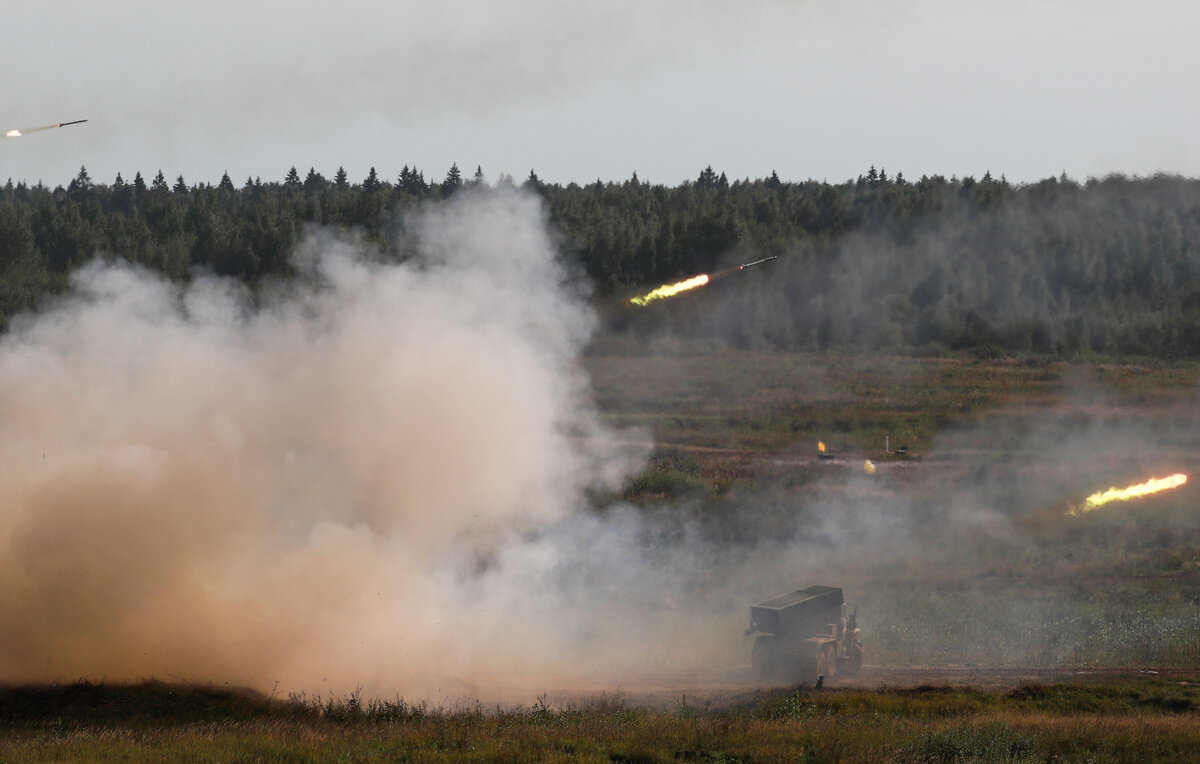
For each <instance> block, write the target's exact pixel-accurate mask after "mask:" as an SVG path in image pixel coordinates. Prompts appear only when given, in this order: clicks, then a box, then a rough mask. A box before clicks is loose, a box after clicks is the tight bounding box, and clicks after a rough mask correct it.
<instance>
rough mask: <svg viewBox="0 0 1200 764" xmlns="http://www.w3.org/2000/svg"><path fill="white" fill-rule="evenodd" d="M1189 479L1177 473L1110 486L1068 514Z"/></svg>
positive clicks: (1153, 491)
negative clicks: (1120, 485)
mask: <svg viewBox="0 0 1200 764" xmlns="http://www.w3.org/2000/svg"><path fill="white" fill-rule="evenodd" d="M1187 481H1188V476H1187V475H1184V474H1182V473H1177V474H1175V475H1171V476H1169V477H1165V478H1151V479H1150V480H1147V481H1146V482H1145V483H1138V484H1137V485H1131V486H1129V487H1128V488H1109V489H1108V490H1107V491H1100V492H1098V493H1094V494H1092V495H1091V496H1089V497H1087V499H1085V500H1084V502H1083V504H1082V505H1076V506H1073V507H1071V509H1070V510H1068V511H1067V514H1068V515H1075V516H1079V515H1082V514H1083V513H1085V512H1091V511H1092V510H1093V509H1098V508H1099V507H1102V506H1104V505H1105V504H1107V503H1109V502H1110V501H1129V500H1130V499H1136V498H1138V497H1140V496H1146V495H1148V494H1152V493H1158V492H1159V491H1165V490H1167V489H1169V488H1178V487H1179V486H1181V485H1183V484H1184V483H1186V482H1187Z"/></svg>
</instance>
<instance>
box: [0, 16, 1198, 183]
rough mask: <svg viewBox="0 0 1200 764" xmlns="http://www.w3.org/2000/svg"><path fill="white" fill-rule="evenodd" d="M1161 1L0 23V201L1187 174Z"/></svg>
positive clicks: (1189, 72) (1191, 34)
mask: <svg viewBox="0 0 1200 764" xmlns="http://www.w3.org/2000/svg"><path fill="white" fill-rule="evenodd" d="M1197 30H1200V5H1197V4H1196V3H1194V2H1185V1H1184V0H1140V1H1139V2H1136V3H1135V2H1112V1H1110V0H1090V1H1086V0H1044V1H1042V2H1033V1H1027V0H1005V2H996V0H985V1H983V2H979V1H977V0H921V1H920V2H910V1H908V0H887V1H885V0H880V1H879V2H866V1H864V0H820V1H817V0H811V1H810V0H791V1H788V0H776V1H772V0H728V1H726V2H717V1H715V0H630V1H628V2H626V1H625V0H607V1H606V2H582V1H573V0H509V1H505V0H429V1H425V0H420V1H417V0H388V1H386V2H385V1H384V0H373V1H371V2H368V1H367V0H341V1H340V2H336V3H331V2H327V1H325V0H323V1H321V2H317V0H291V1H290V2H277V1H272V2H267V1H266V0H204V1H203V2H195V3H187V4H180V3H172V2H163V0H154V1H153V2H150V1H149V0H108V1H107V2H96V0H57V1H56V2H55V3H54V4H53V6H52V8H51V6H47V5H45V4H41V3H23V4H10V6H9V7H8V8H6V12H5V19H4V23H3V25H2V26H0V50H3V51H4V53H5V60H6V62H7V63H8V73H7V74H6V76H5V77H4V78H3V79H2V80H0V93H2V98H0V131H4V130H8V129H12V128H27V127H36V126H39V125H44V124H47V123H53V122H60V121H68V120H75V119H88V120H89V122H88V123H87V124H84V125H76V126H71V127H66V128H62V129H61V130H49V131H44V132H40V133H35V134H31V135H26V136H23V137H21V138H13V139H0V179H6V178H12V179H13V180H14V181H17V180H25V181H27V182H29V183H34V182H37V181H38V180H42V181H44V182H45V183H47V184H49V185H59V184H63V185H65V184H66V183H67V182H69V181H70V179H71V178H73V177H74V176H75V174H76V173H77V172H78V171H79V168H80V166H81V165H82V166H86V167H87V169H88V171H89V173H90V175H91V176H92V178H93V180H96V181H98V182H104V183H111V182H112V181H113V179H114V178H115V176H116V174H117V173H118V172H120V173H122V175H123V176H124V177H125V178H126V179H127V180H129V179H132V177H133V175H134V173H135V172H138V171H141V172H142V174H143V175H144V176H145V177H146V178H147V180H149V179H150V178H151V177H152V176H153V175H154V174H155V173H157V172H158V171H159V170H160V169H161V170H162V171H163V172H164V174H165V175H166V176H167V177H168V178H169V179H171V180H174V178H175V177H176V176H177V175H180V174H182V175H183V176H184V178H185V179H186V180H187V181H188V182H189V183H195V182H199V181H205V182H210V183H215V182H217V181H218V180H219V179H220V177H221V174H222V172H224V171H228V172H229V174H230V176H231V177H232V178H233V179H234V182H235V183H236V184H238V185H240V184H241V183H242V182H243V181H244V180H245V179H246V178H247V176H259V177H261V178H262V179H263V180H264V181H269V180H282V178H283V176H284V175H285V173H286V172H287V170H288V168H289V167H292V166H295V167H297V168H298V169H299V171H300V173H301V175H304V174H305V173H306V172H307V171H308V168H309V167H315V168H316V170H317V171H318V172H320V173H322V174H324V175H326V176H329V177H331V176H332V175H333V174H334V173H335V172H336V171H337V168H338V167H339V166H344V167H345V169H346V171H347V172H348V173H349V175H350V179H351V181H354V182H357V181H360V180H361V179H362V178H363V177H365V175H366V174H367V171H368V169H369V168H370V167H371V166H374V167H375V168H376V169H377V171H378V172H379V174H380V175H381V176H382V177H384V178H387V179H391V180H394V179H395V177H396V175H397V174H398V173H399V171H400V169H401V167H403V166H404V165H405V164H408V165H410V166H411V165H415V166H416V167H418V168H419V169H421V170H422V171H423V172H424V173H425V177H426V179H427V180H439V181H440V180H441V179H442V178H443V177H444V176H445V174H446V171H447V170H448V169H449V167H450V165H451V164H452V163H457V164H458V166H459V167H460V168H462V170H463V172H464V174H465V175H470V174H472V173H473V172H474V170H475V168H476V166H478V165H481V166H482V167H483V170H484V174H485V176H486V177H487V179H488V180H489V181H494V180H495V179H496V177H497V176H498V174H499V173H501V172H506V173H509V174H510V175H512V176H514V177H515V178H516V179H517V180H518V181H519V180H521V179H523V178H525V177H527V176H528V174H529V171H530V170H531V169H533V170H536V171H537V173H538V175H539V176H540V177H541V178H542V179H543V180H548V181H555V182H560V183H569V182H571V181H575V182H580V183H586V182H590V181H593V180H596V179H597V178H600V179H603V180H615V181H620V180H624V179H627V178H628V177H629V176H630V175H631V174H632V173H633V172H634V171H636V172H637V173H638V175H639V177H641V178H642V179H643V180H648V181H651V182H655V183H665V184H668V185H675V184H678V183H679V182H681V181H684V180H691V179H694V178H695V177H696V176H697V175H698V173H699V171H700V170H702V169H703V168H704V167H705V166H706V165H710V164H711V165H712V166H713V168H714V169H716V170H717V171H720V172H725V173H726V174H727V175H728V176H729V177H730V178H731V179H737V178H746V177H749V178H758V177H765V176H767V175H769V174H770V173H771V171H772V170H775V171H777V172H778V173H779V175H780V177H781V178H783V179H785V180H804V179H808V178H813V179H816V180H828V181H830V182H841V181H844V180H847V179H850V178H854V177H856V176H857V175H859V174H861V173H864V172H865V171H866V170H867V168H868V167H869V166H871V165H875V166H876V167H883V168H886V169H887V171H888V173H889V174H891V175H894V174H895V173H896V172H903V173H904V175H905V176H906V177H909V178H910V179H916V178H918V177H920V176H921V175H924V174H935V173H936V174H942V175H946V176H950V175H958V176H964V175H975V176H977V177H978V176H981V175H983V173H984V172H986V171H990V172H991V173H992V174H993V175H995V176H997V177H998V176H1000V175H1004V176H1006V177H1007V178H1008V179H1009V180H1010V181H1014V182H1030V181H1036V180H1040V179H1042V178H1045V177H1049V176H1057V175H1058V174H1060V173H1062V172H1066V173H1067V174H1068V175H1069V176H1071V177H1073V178H1076V179H1079V180H1082V179H1085V178H1087V177H1092V176H1097V177H1098V176H1103V175H1107V174H1110V173H1114V172H1121V173H1126V174H1129V175H1147V174H1151V173H1154V172H1159V171H1163V172H1170V173H1179V174H1183V175H1186V176H1190V177H1195V176H1200V99H1197V97H1196V94H1197V75H1198V74H1200V55H1198V54H1197V53H1196V50H1195V45H1196V34H1197Z"/></svg>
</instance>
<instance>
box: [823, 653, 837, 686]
mask: <svg viewBox="0 0 1200 764" xmlns="http://www.w3.org/2000/svg"><path fill="white" fill-rule="evenodd" d="M824 652H825V673H824V677H825V678H826V679H831V678H832V677H833V676H835V675H836V674H837V648H836V647H834V646H833V645H829V646H828V647H826V648H825V651H824Z"/></svg>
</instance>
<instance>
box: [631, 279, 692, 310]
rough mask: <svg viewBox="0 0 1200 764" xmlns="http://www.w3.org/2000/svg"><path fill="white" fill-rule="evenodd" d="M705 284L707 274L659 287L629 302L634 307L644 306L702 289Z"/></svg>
mask: <svg viewBox="0 0 1200 764" xmlns="http://www.w3.org/2000/svg"><path fill="white" fill-rule="evenodd" d="M707 283H708V274H707V273H701V274H700V275H699V276H693V277H691V278H690V279H685V280H684V281H679V282H676V283H674V284H665V285H663V286H660V287H659V288H658V289H655V290H654V291H653V292H647V293H646V294H644V295H640V296H638V297H634V298H632V299H631V300H630V302H631V303H633V304H634V305H645V304H646V303H648V302H653V301H654V300H661V299H662V298H664V297H674V296H675V295H677V294H679V293H680V292H686V291H688V290H689V289H695V288H696V287H702V286H704V285H705V284H707Z"/></svg>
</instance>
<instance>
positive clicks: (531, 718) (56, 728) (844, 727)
mask: <svg viewBox="0 0 1200 764" xmlns="http://www.w3.org/2000/svg"><path fill="white" fill-rule="evenodd" d="M1196 751H1200V671H1197V672H1196V675H1195V676H1187V677H1182V678H1181V677H1179V676H1174V677H1172V678H1170V679H1165V678H1156V677H1152V676H1151V677H1144V678H1126V679H1119V680H1109V681H1103V682H1089V683H1062V684H1035V685H1022V686H1020V687H1018V688H1015V689H1013V690H1009V691H996V692H985V691H979V690H972V689H963V688H950V687H918V688H912V689H887V688H879V689H877V690H872V691H866V690H837V689H835V690H825V691H813V690H805V689H797V690H778V691H773V692H759V693H756V694H752V695H748V696H747V697H746V698H745V700H744V701H741V702H739V703H737V704H735V705H734V706H731V707H727V708H720V709H712V708H697V707H694V706H690V705H686V704H684V703H682V702H681V703H680V705H679V706H678V707H677V708H675V709H673V710H671V711H665V712H654V711H648V710H645V709H639V708H631V707H628V706H627V705H625V704H624V703H623V702H622V701H621V700H620V698H613V697H611V696H602V697H600V698H598V699H596V700H595V701H594V702H592V703H590V704H587V705H584V706H581V707H568V708H565V709H555V708H550V707H547V706H546V705H544V704H541V703H539V704H535V705H534V706H533V707H531V708H523V709H502V708H496V709H487V708H483V707H480V706H474V707H463V708H454V709H443V708H429V707H427V706H424V705H410V704H406V703H405V702H403V701H400V700H397V701H393V702H382V701H369V702H364V701H363V700H362V699H361V698H359V697H356V696H351V697H348V698H341V699H336V700H327V701H325V702H319V701H312V700H305V699H298V698H293V699H291V700H288V701H282V700H273V699H268V698H265V697H263V696H260V695H255V694H252V693H248V692H239V691H229V690H218V689H212V688H203V687H186V686H178V685H166V684H160V683H145V684H142V685H136V686H113V685H94V684H88V683H80V684H74V685H69V686H59V687H25V688H11V689H8V690H0V761H4V762H10V761H11V762H16V761H22V762H27V761H32V762H37V761H92V762H104V761H124V762H141V761H208V762H251V761H253V762H272V761H281V762H282V761H289V762H290V761H312V762H325V761H328V762H334V761H359V762H386V761H564V762H565V761H572V762H582V761H616V762H675V761H700V762H749V761H806V762H824V761H830V762H832V761H849V762H855V761H861V762H874V761H900V762H959V761H1006V762H1007V761H1065V762H1071V761H1131V762H1132V761H1172V760H1173V761H1189V760H1191V761H1194V760H1195V759H1194V756H1195V755H1196Z"/></svg>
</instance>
